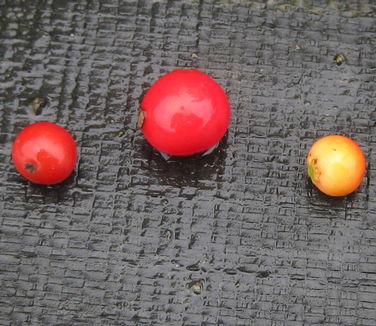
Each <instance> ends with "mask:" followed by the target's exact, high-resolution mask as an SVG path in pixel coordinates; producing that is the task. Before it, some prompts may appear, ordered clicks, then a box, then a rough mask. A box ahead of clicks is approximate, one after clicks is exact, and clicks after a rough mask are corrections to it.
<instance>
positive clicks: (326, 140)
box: [307, 135, 366, 196]
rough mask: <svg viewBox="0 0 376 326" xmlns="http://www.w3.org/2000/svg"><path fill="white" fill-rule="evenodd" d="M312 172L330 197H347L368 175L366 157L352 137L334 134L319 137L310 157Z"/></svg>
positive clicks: (318, 186)
mask: <svg viewBox="0 0 376 326" xmlns="http://www.w3.org/2000/svg"><path fill="white" fill-rule="evenodd" d="M307 168H308V175H309V177H310V178H311V180H312V182H313V184H314V185H315V186H316V187H317V188H319V189H320V190H321V191H322V192H323V193H325V194H327V195H329V196H346V195H348V194H350V193H352V192H353V191H355V190H356V189H357V188H358V187H359V186H360V184H361V183H362V179H363V177H364V175H365V170H366V159H365V157H364V154H363V151H362V150H361V149H360V147H359V146H358V144H357V143H355V142H354V141H353V140H352V139H350V138H348V137H345V136H340V135H330V136H326V137H323V138H320V139H318V140H317V141H316V142H315V143H314V144H313V145H312V147H311V149H310V151H309V153H308V156H307Z"/></svg>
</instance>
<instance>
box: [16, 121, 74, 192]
mask: <svg viewBox="0 0 376 326" xmlns="http://www.w3.org/2000/svg"><path fill="white" fill-rule="evenodd" d="M12 160H13V163H14V165H15V167H16V169H17V170H18V172H19V173H20V174H21V175H23V176H24V177H25V178H26V179H28V180H30V181H32V182H34V183H39V184H45V185H50V184H56V183H59V182H61V181H63V180H65V179H66V178H67V177H68V176H69V175H70V174H71V173H72V171H73V169H74V166H75V164H76V160H77V148H76V143H75V142H74V140H73V137H72V136H71V135H70V134H69V133H68V132H67V131H66V130H65V129H64V128H62V127H60V126H58V125H56V124H54V123H51V122H45V121H43V122H36V123H33V124H31V125H29V126H27V127H25V128H24V129H22V130H21V132H20V133H19V134H18V135H17V137H16V139H15V140H14V142H13V146H12Z"/></svg>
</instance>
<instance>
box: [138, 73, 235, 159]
mask: <svg viewBox="0 0 376 326" xmlns="http://www.w3.org/2000/svg"><path fill="white" fill-rule="evenodd" d="M230 111H231V110H230V104H229V101H228V98H227V95H226V93H225V92H224V91H223V89H222V88H221V86H220V85H219V84H218V83H217V82H216V81H214V80H213V79H212V78H211V77H209V76H208V75H207V74H205V73H203V72H202V71H200V70H197V69H176V70H174V71H172V72H170V73H167V74H166V75H164V76H162V77H161V78H160V79H159V80H157V81H156V82H155V83H154V84H153V85H152V86H151V88H150V89H149V90H148V91H147V92H146V94H145V96H144V98H143V100H142V102H141V113H140V125H141V130H142V132H143V134H144V136H145V138H146V139H147V141H148V142H149V143H150V144H151V145H152V146H154V147H155V148H156V149H157V150H159V151H160V152H162V153H166V154H169V155H173V156H187V155H192V154H197V153H201V152H204V151H206V150H208V149H210V148H211V147H213V146H214V145H216V144H217V143H218V142H219V141H220V140H221V138H222V137H223V136H224V134H225V133H226V130H227V128H228V125H229V123H230V115H231V113H230Z"/></svg>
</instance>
